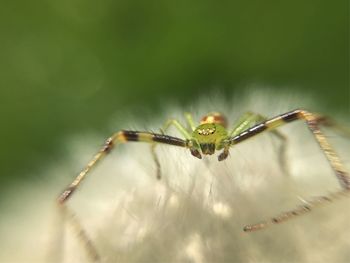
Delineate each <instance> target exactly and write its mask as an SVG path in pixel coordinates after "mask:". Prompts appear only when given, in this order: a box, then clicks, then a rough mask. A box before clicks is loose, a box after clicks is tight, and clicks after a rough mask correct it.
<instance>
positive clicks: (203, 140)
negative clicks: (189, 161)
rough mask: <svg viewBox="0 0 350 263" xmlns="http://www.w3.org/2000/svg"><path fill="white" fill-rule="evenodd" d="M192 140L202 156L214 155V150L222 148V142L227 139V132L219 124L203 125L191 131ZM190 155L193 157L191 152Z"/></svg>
mask: <svg viewBox="0 0 350 263" xmlns="http://www.w3.org/2000/svg"><path fill="white" fill-rule="evenodd" d="M192 138H193V141H194V145H196V148H198V150H200V151H201V152H202V153H203V154H204V155H207V154H209V155H211V154H214V153H215V150H220V149H221V148H222V140H223V139H225V138H227V131H226V129H225V128H224V127H223V126H222V125H220V124H216V123H204V124H201V125H199V126H198V127H197V128H196V129H195V130H194V131H193V133H192ZM192 154H193V155H195V154H194V153H193V152H192ZM197 155H198V153H197ZM195 156H196V155H195ZM196 157H198V156H196Z"/></svg>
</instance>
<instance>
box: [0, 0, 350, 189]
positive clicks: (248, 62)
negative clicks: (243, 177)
mask: <svg viewBox="0 0 350 263" xmlns="http://www.w3.org/2000/svg"><path fill="white" fill-rule="evenodd" d="M348 19H349V8H348V1H347V0H337V1H329V0H319V1H304V0H296V1H272V0H265V1H258V0H253V1H212V0H201V1H181V0H180V1H155V0H148V1H141V0H135V1H130V0H128V1H126V0H113V1H112V0H107V1H92V0H84V1H83V0H61V1H38V0H33V1H19V0H17V1H9V0H5V1H4V0H3V1H1V9H0V28H1V42H0V58H1V63H0V67H1V68H0V72H1V77H0V84H1V91H0V92H1V94H0V114H1V129H0V132H1V134H0V135H1V146H2V147H1V153H0V154H1V156H0V162H1V163H0V167H1V168H0V169H1V173H0V190H1V189H5V188H9V187H11V186H12V185H13V183H14V182H15V181H16V180H32V179H33V178H34V177H35V176H38V175H37V174H39V171H40V169H41V168H42V166H43V163H54V162H55V160H56V159H58V158H60V155H61V154H62V149H61V148H60V147H61V146H60V144H61V143H62V141H63V139H64V138H65V137H66V136H67V135H70V134H78V133H80V132H81V131H89V130H90V131H96V130H99V131H106V130H107V125H106V123H107V121H110V120H111V116H113V114H115V113H118V112H119V113H121V112H122V111H123V110H130V111H132V110H135V109H137V108H138V107H144V108H147V109H149V111H150V112H152V111H153V112H155V113H156V109H157V108H159V107H160V106H161V105H162V101H163V100H164V99H167V98H172V99H175V100H179V101H181V103H182V104H184V105H186V104H190V103H191V101H192V100H194V99H195V98H196V97H197V96H198V95H205V94H206V92H207V91H209V90H212V89H213V87H219V88H220V90H221V91H222V92H224V93H227V94H236V95H239V92H240V91H241V90H242V87H244V86H245V85H246V84H249V83H252V82H254V83H263V84H272V85H275V86H276V87H278V86H280V87H281V86H284V87H286V86H288V87H291V86H293V87H296V88H295V89H296V91H297V92H303V91H307V92H308V93H310V94H312V96H314V98H315V100H320V101H321V103H323V105H325V107H326V108H327V109H328V111H329V112H332V111H338V112H343V113H344V114H346V113H350V112H349V78H348V73H349V51H348V48H349V24H348ZM108 132H110V131H108ZM106 134H107V133H106ZM108 134H109V133H108ZM36 172H37V173H36ZM33 176H34V177H33Z"/></svg>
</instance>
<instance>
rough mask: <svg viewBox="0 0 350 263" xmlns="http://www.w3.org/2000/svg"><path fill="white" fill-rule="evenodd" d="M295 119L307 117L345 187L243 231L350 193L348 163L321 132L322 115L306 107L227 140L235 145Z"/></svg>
mask: <svg viewBox="0 0 350 263" xmlns="http://www.w3.org/2000/svg"><path fill="white" fill-rule="evenodd" d="M295 120H304V121H305V122H306V124H307V126H308V128H309V129H310V131H311V132H312V134H313V135H314V137H315V139H316V141H317V142H318V144H319V146H320V148H321V149H322V151H323V153H324V154H325V156H326V158H327V160H328V162H329V164H330V166H331V167H332V169H333V171H334V173H335V175H336V177H337V179H338V181H339V183H340V186H341V187H342V190H340V191H338V192H335V193H333V194H330V195H328V196H322V197H318V198H317V199H316V200H312V201H309V202H307V204H306V205H302V206H300V207H298V208H296V209H294V210H291V211H288V212H285V213H282V214H281V215H279V216H277V217H274V218H272V219H271V220H269V221H265V222H262V223H258V224H253V225H248V226H246V227H244V231H255V230H260V229H263V228H265V227H267V226H269V225H271V224H278V223H282V222H284V221H286V220H287V219H291V218H293V217H295V216H299V215H301V214H304V213H306V212H309V211H311V210H312V209H313V208H314V207H315V206H319V205H322V204H325V203H328V202H330V201H333V200H335V199H336V198H337V197H341V196H344V195H347V194H348V193H350V191H349V190H350V177H349V174H348V172H347V171H346V169H345V167H344V166H343V164H342V162H341V160H340V158H339V157H338V155H337V154H336V152H335V151H334V150H333V148H332V146H331V145H330V144H329V142H328V141H327V139H326V136H325V135H324V134H323V133H322V132H321V130H320V127H319V126H320V125H322V124H323V125H324V123H325V122H324V121H322V120H323V118H322V117H320V116H318V115H316V114H314V113H310V112H308V111H305V110H301V109H297V110H293V111H290V112H287V113H284V114H281V115H278V116H276V117H274V118H272V119H269V120H266V121H265V122H262V123H260V124H257V125H255V126H253V127H251V128H249V129H248V130H245V131H243V132H241V133H240V134H238V135H236V136H233V137H231V138H229V139H227V141H226V145H229V146H232V145H234V144H237V143H240V142H242V141H244V140H246V139H249V138H251V137H253V136H255V135H257V134H260V133H262V132H264V131H269V130H273V129H276V128H277V127H280V126H282V125H284V124H287V123H290V122H292V121H295ZM326 123H328V126H332V124H331V122H330V121H328V122H326Z"/></svg>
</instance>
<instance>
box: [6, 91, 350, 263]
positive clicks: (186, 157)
mask: <svg viewBox="0 0 350 263" xmlns="http://www.w3.org/2000/svg"><path fill="white" fill-rule="evenodd" d="M195 103H196V104H194V105H193V106H192V109H190V111H192V112H193V114H194V118H195V120H200V117H201V116H203V115H205V114H206V113H208V112H210V111H220V112H224V113H225V115H226V116H227V117H228V121H229V127H232V126H233V122H234V120H237V119H238V118H239V116H240V115H241V114H243V113H244V112H246V111H254V112H257V113H260V114H263V115H266V116H267V117H272V116H275V115H277V114H280V113H283V112H286V111H289V110H292V109H294V108H298V107H307V108H308V109H309V110H312V108H313V107H315V105H311V103H310V102H307V101H305V99H303V100H300V99H298V98H295V97H294V98H291V97H290V96H288V95H286V94H280V95H276V94H271V93H266V92H251V93H249V94H247V95H244V96H242V97H239V98H238V97H236V98H234V99H233V100H232V101H230V102H228V101H227V99H226V100H224V99H223V97H220V96H218V97H216V98H213V96H211V98H210V99H207V98H203V99H200V100H199V101H197V102H195ZM184 111H189V109H185V110H184V109H181V108H178V107H176V106H173V107H171V109H168V110H167V111H166V112H165V113H164V114H163V116H157V117H156V118H155V119H154V123H153V124H151V123H150V125H149V127H148V128H147V129H149V130H153V131H157V130H158V127H161V126H162V123H163V122H164V121H166V118H178V119H179V120H180V121H181V122H184V117H183V115H182V113H183V112H184ZM326 113H327V112H326ZM348 125H349V123H348ZM127 126H130V127H131V125H127ZM130 127H123V128H125V129H128V128H130ZM133 128H135V129H140V127H137V125H134V126H133ZM141 130H144V128H141ZM280 131H281V132H283V133H284V134H285V135H287V137H288V140H289V142H288V147H289V148H288V152H287V156H288V164H289V168H290V169H289V170H290V174H289V175H287V174H284V173H283V171H282V169H281V166H280V164H279V162H278V160H279V156H278V153H279V151H278V149H279V146H280V141H279V140H278V139H276V138H275V137H274V136H273V135H271V134H268V133H264V134H263V135H260V136H257V137H256V138H253V139H250V140H248V141H247V142H244V143H242V144H239V145H236V146H234V147H232V149H231V150H230V156H229V157H228V158H227V159H226V160H225V161H222V162H218V161H217V156H216V155H214V156H210V157H205V158H204V159H203V160H198V159H196V158H194V157H193V156H192V155H191V154H190V152H189V151H188V150H186V149H182V148H177V147H173V146H167V145H159V146H157V149H156V152H157V154H158V156H159V160H160V165H161V171H162V179H161V180H160V181H159V180H157V179H156V165H155V164H154V163H153V159H152V156H151V154H150V146H149V145H148V144H144V143H130V144H127V145H122V146H121V147H118V148H117V149H116V150H114V151H112V152H111V154H110V155H109V156H108V157H107V158H106V159H105V160H104V161H103V162H102V163H101V164H100V165H99V166H98V167H97V168H96V169H95V170H94V171H93V172H92V173H91V174H90V175H89V177H88V178H87V179H86V181H85V182H84V183H83V184H82V186H81V188H80V189H79V190H78V191H77V192H76V193H75V194H74V196H73V197H72V199H71V200H70V201H69V207H70V209H71V210H72V211H74V213H75V214H76V216H77V218H78V219H79V221H80V223H81V225H82V227H83V228H84V229H85V230H86V233H87V234H88V236H89V237H90V239H91V241H92V243H93V245H94V246H95V247H96V250H97V251H98V253H99V254H100V256H101V261H102V262H108V263H109V262H198V263H202V262H203V263H204V262H282V261H283V262H345V261H347V260H348V257H349V253H348V247H349V245H350V240H349V239H348V236H349V234H350V232H349V231H348V229H347V227H346V226H347V222H348V221H349V219H350V212H348V209H346V207H348V206H349V205H350V200H349V199H344V200H339V201H337V202H336V203H334V204H331V205H327V206H324V207H322V208H317V209H315V210H314V211H313V212H312V213H309V214H308V215H305V216H301V217H297V218H295V219H294V220H291V221H289V222H287V223H284V224H280V225H276V226H272V227H270V228H267V229H266V230H263V231H260V232H255V233H244V232H243V230H242V229H243V227H244V226H245V225H247V224H251V223H257V222H259V221H261V220H263V219H268V218H270V217H272V216H275V215H277V214H279V213H280V212H282V211H286V210H290V209H293V208H295V207H296V206H297V205H299V204H300V203H301V201H300V199H305V200H308V199H310V198H312V197H313V196H318V195H324V194H327V193H329V192H331V191H335V190H337V189H339V186H338V182H337V180H336V179H335V176H334V174H333V173H332V170H331V169H330V167H329V165H328V163H327V161H326V159H325V157H324V155H323V153H322V152H321V151H320V149H319V147H318V145H317V144H316V142H315V140H314V139H313V137H312V135H311V134H310V132H309V131H308V129H307V128H306V127H305V125H304V124H303V123H302V122H296V123H292V124H289V125H287V126H284V127H282V128H281V129H280ZM169 134H170V135H174V136H181V135H180V134H178V133H177V132H176V130H174V129H170V130H169ZM326 134H329V137H330V138H329V139H330V140H331V143H333V144H334V146H335V148H336V149H337V150H338V152H339V153H340V155H341V156H342V157H343V158H342V159H343V160H344V162H345V164H346V165H347V164H349V159H347V158H348V156H349V151H348V149H350V148H349V145H350V143H349V141H346V140H343V139H342V138H340V137H339V136H338V135H334V133H332V132H330V131H326ZM101 141H103V139H98V140H97V139H96V138H95V137H92V136H91V137H88V138H81V137H79V139H77V138H74V140H71V141H70V143H69V144H68V147H69V148H70V151H71V152H70V157H69V159H68V160H65V162H64V163H60V164H57V165H53V166H52V167H49V168H48V169H47V170H46V171H44V172H45V173H46V174H48V176H47V178H48V179H47V181H45V182H41V183H39V184H38V183H36V184H35V185H30V186H28V185H24V186H22V187H18V188H17V189H16V191H13V194H9V199H8V200H11V201H9V202H7V204H8V206H9V207H11V210H9V211H8V212H7V213H5V214H3V215H2V217H1V219H0V230H1V233H2V234H1V235H0V244H1V245H0V251H1V253H0V262H48V259H50V260H51V262H54V261H58V260H61V259H60V258H59V257H61V256H62V261H63V262H87V261H88V258H87V255H86V251H85V250H84V246H82V244H81V243H80V242H79V239H78V238H77V237H76V235H75V233H74V231H72V229H71V228H70V227H67V228H65V235H64V240H63V241H62V240H59V237H60V236H61V235H60V234H61V233H62V231H63V230H62V228H60V226H59V224H56V223H55V221H57V220H56V219H57V218H58V217H57V214H56V213H55V205H54V200H55V197H56V196H57V194H58V193H59V192H60V191H61V190H62V188H63V187H64V186H65V185H66V184H68V183H69V181H70V180H72V179H73V177H74V174H75V173H76V172H77V170H79V168H80V167H82V166H83V165H84V163H85V162H87V161H88V160H89V158H90V157H91V156H92V155H93V154H94V152H95V151H96V150H98V145H99V144H100V142H101ZM95 146H96V147H97V149H95ZM49 178H50V179H49ZM19 193H20V194H19ZM13 211H16V212H15V213H14V212H13Z"/></svg>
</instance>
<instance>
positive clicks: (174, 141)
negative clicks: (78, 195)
mask: <svg viewBox="0 0 350 263" xmlns="http://www.w3.org/2000/svg"><path fill="white" fill-rule="evenodd" d="M126 142H148V143H164V144H168V145H174V146H180V147H188V141H185V140H182V139H179V138H176V137H172V136H167V135H164V134H156V133H150V132H139V131H120V132H117V133H115V134H113V135H112V136H111V137H110V138H108V139H107V141H106V142H105V144H104V146H103V147H102V148H101V149H100V150H99V151H98V152H97V153H96V154H95V156H94V157H93V158H92V159H91V160H90V162H89V163H88V164H87V165H86V166H85V168H84V169H83V170H82V171H81V172H80V173H79V174H78V175H77V176H76V178H75V179H74V180H73V182H72V183H71V184H70V185H68V187H66V188H65V189H64V190H63V192H62V193H61V194H60V195H59V197H58V198H57V203H58V206H59V211H60V212H61V214H62V217H64V218H66V219H68V222H69V223H70V224H71V226H72V227H73V229H75V231H76V232H77V235H78V237H79V239H80V240H81V241H82V243H83V244H84V247H85V249H86V251H87V254H88V256H89V258H90V259H91V261H94V262H98V261H99V255H98V252H97V250H96V249H95V247H94V245H93V244H92V242H91V240H90V239H89V237H88V235H87V233H86V232H85V231H84V229H83V227H82V226H81V224H80V223H79V220H78V218H77V217H76V216H75V214H74V213H73V212H72V211H70V209H69V208H68V207H67V205H66V203H67V201H68V200H69V198H70V197H71V196H72V195H73V193H74V192H75V190H76V189H77V188H78V187H79V186H80V184H81V182H82V181H83V180H84V179H85V178H86V176H87V174H88V173H89V172H90V171H91V170H92V168H93V167H95V166H96V165H97V163H98V162H99V161H101V160H102V159H103V158H104V157H105V156H106V155H107V154H108V153H109V152H110V151H111V150H112V149H113V148H114V146H116V145H118V144H120V143H126Z"/></svg>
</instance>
